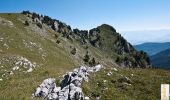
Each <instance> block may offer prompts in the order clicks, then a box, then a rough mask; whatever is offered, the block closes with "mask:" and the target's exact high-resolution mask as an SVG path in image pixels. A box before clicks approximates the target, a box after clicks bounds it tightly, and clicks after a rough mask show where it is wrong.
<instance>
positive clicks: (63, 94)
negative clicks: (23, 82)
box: [33, 65, 102, 100]
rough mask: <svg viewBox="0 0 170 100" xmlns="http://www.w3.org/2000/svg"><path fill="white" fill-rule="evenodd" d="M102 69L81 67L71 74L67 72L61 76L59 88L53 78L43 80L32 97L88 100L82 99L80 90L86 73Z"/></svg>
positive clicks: (86, 99) (87, 74)
mask: <svg viewBox="0 0 170 100" xmlns="http://www.w3.org/2000/svg"><path fill="white" fill-rule="evenodd" d="M101 68H102V65H97V66H94V67H85V66H81V67H80V68H76V69H74V70H73V72H68V73H66V74H65V75H63V80H62V81H61V84H60V87H57V86H56V83H55V79H54V78H48V79H45V80H44V81H43V82H42V84H41V85H40V86H39V87H38V88H37V89H36V91H35V93H34V94H33V97H44V98H47V99H48V100H51V99H57V100H83V99H85V100H89V97H85V98H84V94H83V92H82V89H81V84H82V82H83V80H85V81H88V76H89V73H88V72H97V71H99V70H100V69H101Z"/></svg>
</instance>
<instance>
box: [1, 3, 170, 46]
mask: <svg viewBox="0 0 170 100" xmlns="http://www.w3.org/2000/svg"><path fill="white" fill-rule="evenodd" d="M23 10H29V11H31V12H37V13H39V14H42V15H48V16H50V17H52V18H55V19H58V20H61V21H63V22H65V23H67V24H69V25H70V26H71V27H72V28H79V29H87V30H89V29H92V28H95V27H96V26H99V25H101V24H104V23H105V24H109V25H112V26H113V27H114V28H115V29H116V30H117V31H118V32H119V33H121V34H122V35H123V36H124V37H125V38H126V39H127V40H128V41H130V42H131V43H132V44H140V43H143V42H166V41H170V13H169V10H170V0H1V1H0V12H1V13H6V12H8V13H9V12H21V11H23ZM154 32H155V33H154ZM160 34H162V35H161V36H160ZM167 36H169V38H168V37H167ZM159 37H161V38H159ZM164 38H166V39H164Z"/></svg>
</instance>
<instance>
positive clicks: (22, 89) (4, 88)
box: [0, 11, 169, 100]
mask: <svg viewBox="0 0 170 100" xmlns="http://www.w3.org/2000/svg"><path fill="white" fill-rule="evenodd" d="M97 63H101V64H102V65H103V66H104V67H105V68H106V69H103V71H104V72H105V73H103V72H101V73H100V72H99V73H97V74H94V75H92V76H89V77H90V78H91V80H90V82H92V83H93V82H94V85H96V86H97V84H98V83H97V82H96V81H98V80H102V79H103V78H104V77H106V79H107V78H108V81H110V80H109V79H110V78H113V79H114V78H115V79H116V78H124V76H126V75H130V74H131V72H132V71H133V69H131V70H132V71H131V70H129V69H128V68H131V67H138V68H148V67H150V61H149V58H148V56H147V55H146V53H144V52H138V51H136V50H135V49H134V48H133V46H131V44H129V43H128V42H127V41H126V40H125V39H124V38H123V37H122V36H121V35H120V34H119V33H117V32H116V30H115V29H114V28H113V27H111V26H109V25H106V24H103V25H101V26H98V27H97V28H94V29H92V30H90V31H89V32H88V31H87V30H79V29H71V27H70V26H69V25H66V24H65V23H63V22H61V21H58V20H55V19H52V18H50V17H48V16H42V15H38V14H36V13H30V12H28V11H24V12H23V13H22V14H0V67H1V70H0V85H1V87H0V94H1V95H0V99H1V100H3V99H4V100H6V99H22V100H23V99H27V100H29V99H30V98H31V94H32V93H33V92H34V89H35V88H36V87H37V86H38V85H39V84H40V83H41V81H42V80H44V79H46V78H49V77H54V78H56V82H57V83H58V81H59V80H60V79H61V75H63V74H64V73H65V72H66V71H69V70H71V69H73V68H74V67H78V66H79V65H88V66H93V65H96V64H97ZM118 66H122V67H125V68H127V70H126V69H122V68H119V67H118ZM114 67H116V68H117V69H118V70H119V71H118V72H112V73H118V74H119V75H120V77H117V76H114V75H112V77H110V78H109V77H108V76H107V73H106V72H107V71H112V69H113V68H114ZM139 70H140V74H139V75H138V73H135V70H134V74H137V76H138V77H136V78H135V79H136V80H137V81H143V83H141V84H143V87H147V83H149V82H151V80H150V79H152V78H155V77H157V76H156V75H157V72H159V70H155V71H152V70H149V71H148V73H146V71H145V70H144V69H139ZM160 72H162V73H163V74H160V76H159V77H160V78H159V79H157V83H155V84H154V86H157V87H158V85H160V83H161V82H162V80H166V81H165V82H167V83H168V82H169V81H168V79H167V78H166V77H165V76H166V75H167V76H169V74H168V72H166V71H160ZM145 74H146V76H147V75H148V76H150V75H153V76H152V77H147V78H146V76H143V75H145ZM154 75H155V76H154ZM98 76H100V77H98ZM145 78H146V79H147V80H145ZM94 79H96V80H94ZM120 80H121V79H120ZM125 80H126V79H125ZM132 81H133V80H132ZM101 82H102V81H101ZM85 84H86V83H85ZM87 84H89V83H87ZM102 84H103V83H102ZM113 84H114V83H113ZM126 84H127V82H125V85H126ZM128 84H131V83H128ZM135 84H136V83H134V84H132V85H131V87H130V88H131V89H132V90H133V89H134V90H135V91H137V92H139V94H136V97H137V96H138V95H141V94H140V93H141V92H143V93H144V92H145V91H147V90H146V89H147V88H140V87H139V88H136V87H138V86H140V85H139V84H140V82H139V84H136V85H137V86H136V87H135V86H134V85H135ZM123 85H124V83H123ZM108 86H109V87H108V88H110V89H113V90H111V93H117V92H118V91H119V90H117V89H119V88H118V87H114V88H115V89H114V88H113V87H112V85H108ZM154 86H153V88H154ZM98 89H102V88H98ZM156 89H158V88H156ZM120 90H122V91H124V89H120ZM83 91H86V95H88V96H89V97H90V98H94V97H96V95H95V94H94V93H93V92H91V91H94V87H93V85H92V84H91V85H88V86H85V87H84V90H83ZM88 91H89V92H88ZM106 91H107V92H108V93H109V91H110V90H106ZM99 92H100V91H99ZM149 92H151V93H152V94H155V93H158V90H155V91H154V90H150V91H149ZM101 93H102V92H100V93H99V95H100V94H101ZM108 93H106V94H105V95H100V96H102V97H101V98H103V97H105V96H107V95H108V97H109V99H111V100H112V99H113V98H115V99H116V98H120V97H119V96H123V97H124V96H126V95H129V92H127V94H126V93H120V94H119V96H115V97H111V94H108ZM97 95H98V94H97ZM115 95H116V94H115ZM136 97H134V95H133V96H131V95H129V99H131V100H132V99H135V98H136ZM141 98H142V97H141ZM143 98H144V97H143ZM146 98H147V97H146ZM155 98H158V97H155ZM34 99H36V98H34Z"/></svg>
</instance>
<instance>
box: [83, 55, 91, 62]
mask: <svg viewBox="0 0 170 100" xmlns="http://www.w3.org/2000/svg"><path fill="white" fill-rule="evenodd" d="M83 60H84V62H85V63H87V62H89V60H90V56H89V55H88V53H87V54H86V55H85V56H84V59H83Z"/></svg>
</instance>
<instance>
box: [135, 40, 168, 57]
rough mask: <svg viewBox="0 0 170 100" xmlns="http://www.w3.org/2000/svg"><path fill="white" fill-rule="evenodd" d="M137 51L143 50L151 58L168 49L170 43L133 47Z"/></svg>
mask: <svg viewBox="0 0 170 100" xmlns="http://www.w3.org/2000/svg"><path fill="white" fill-rule="evenodd" d="M134 47H135V48H136V49H137V50H143V51H145V52H146V53H147V54H148V55H150V56H153V55H155V54H156V53H158V52H161V51H164V50H166V49H169V48H170V42H165V43H143V44H140V45H135V46H134Z"/></svg>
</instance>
